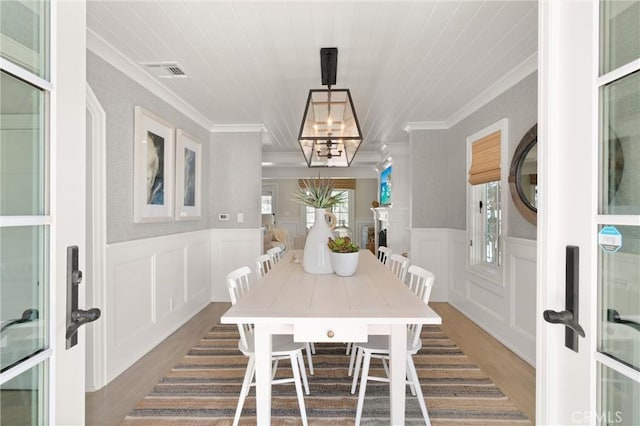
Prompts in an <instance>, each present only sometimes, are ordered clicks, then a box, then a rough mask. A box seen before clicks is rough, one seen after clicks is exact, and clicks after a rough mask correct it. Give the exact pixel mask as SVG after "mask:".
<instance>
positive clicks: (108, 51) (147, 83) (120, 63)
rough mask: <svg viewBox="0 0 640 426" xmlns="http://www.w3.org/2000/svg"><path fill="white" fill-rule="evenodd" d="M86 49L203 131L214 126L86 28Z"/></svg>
mask: <svg viewBox="0 0 640 426" xmlns="http://www.w3.org/2000/svg"><path fill="white" fill-rule="evenodd" d="M87 49H89V50H91V51H92V52H93V53H95V54H96V55H98V56H99V57H101V58H102V59H103V60H105V61H106V62H108V63H109V64H111V65H113V66H114V67H115V68H117V69H118V70H119V71H121V72H122V73H123V74H125V75H126V76H127V77H129V78H131V79H132V80H133V81H135V82H136V83H138V84H140V85H141V86H142V87H144V88H145V89H147V90H149V91H150V92H151V93H153V94H154V95H156V96H158V97H159V98H160V99H162V100H163V101H165V102H166V103H168V104H169V105H171V106H172V107H174V108H175V109H177V110H178V111H180V112H181V113H183V114H184V115H186V116H187V117H189V118H190V119H191V120H193V121H195V122H196V123H198V124H199V125H200V126H202V127H204V128H205V129H211V128H212V127H214V124H213V123H212V122H211V121H210V120H209V119H208V118H206V117H205V116H204V115H202V114H201V113H200V112H199V111H198V110H196V109H195V108H193V107H192V106H191V105H190V104H189V103H188V102H186V101H185V100H184V99H182V98H181V97H179V96H178V95H176V94H175V93H173V92H172V91H171V90H169V89H167V88H166V87H165V86H163V85H162V84H161V83H160V82H159V81H157V80H156V79H155V78H154V77H153V76H151V74H149V73H148V72H146V71H145V70H143V69H142V67H140V65H138V64H136V63H135V62H133V61H132V60H131V59H129V58H127V57H126V56H125V55H124V54H122V52H120V51H119V50H117V49H116V48H115V47H113V46H112V45H111V44H109V43H108V42H107V41H106V40H104V39H103V38H102V37H100V36H99V35H97V34H96V33H95V32H93V31H92V30H91V29H89V28H87Z"/></svg>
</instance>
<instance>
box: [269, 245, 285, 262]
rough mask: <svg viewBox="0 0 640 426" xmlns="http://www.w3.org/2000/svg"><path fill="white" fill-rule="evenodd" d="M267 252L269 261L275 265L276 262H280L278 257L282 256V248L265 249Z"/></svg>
mask: <svg viewBox="0 0 640 426" xmlns="http://www.w3.org/2000/svg"><path fill="white" fill-rule="evenodd" d="M267 254H268V255H269V256H271V262H272V263H273V264H274V265H275V264H276V263H278V262H280V259H281V257H282V248H281V247H272V248H270V249H269V250H267Z"/></svg>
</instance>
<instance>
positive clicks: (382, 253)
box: [378, 246, 393, 265]
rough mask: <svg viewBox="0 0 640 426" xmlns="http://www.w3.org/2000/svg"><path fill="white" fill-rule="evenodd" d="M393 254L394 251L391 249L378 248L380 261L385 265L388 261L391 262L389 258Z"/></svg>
mask: <svg viewBox="0 0 640 426" xmlns="http://www.w3.org/2000/svg"><path fill="white" fill-rule="evenodd" d="M392 254H393V250H391V249H390V248H389V247H385V246H380V247H378V260H379V261H380V262H381V263H382V264H383V265H386V264H387V261H388V260H389V256H391V255H392Z"/></svg>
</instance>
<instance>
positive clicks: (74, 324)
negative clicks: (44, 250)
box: [66, 246, 101, 349]
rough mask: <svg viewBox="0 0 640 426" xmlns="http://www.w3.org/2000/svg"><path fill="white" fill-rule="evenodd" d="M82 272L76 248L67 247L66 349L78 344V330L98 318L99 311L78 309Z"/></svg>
mask: <svg viewBox="0 0 640 426" xmlns="http://www.w3.org/2000/svg"><path fill="white" fill-rule="evenodd" d="M81 282H82V271H80V270H79V269H78V246H70V247H67V332H66V339H67V344H66V347H67V349H69V348H72V347H73V346H75V345H77V344H78V328H80V327H81V326H83V325H85V324H88V323H90V322H93V321H95V320H97V319H98V318H100V314H101V312H100V309H98V308H92V309H89V310H87V311H84V310H82V309H79V308H78V286H79V285H80V283H81Z"/></svg>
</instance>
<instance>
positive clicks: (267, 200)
mask: <svg viewBox="0 0 640 426" xmlns="http://www.w3.org/2000/svg"><path fill="white" fill-rule="evenodd" d="M261 200H262V201H261V206H262V211H261V213H262V214H271V213H273V205H272V196H271V195H263V196H262V198H261Z"/></svg>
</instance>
